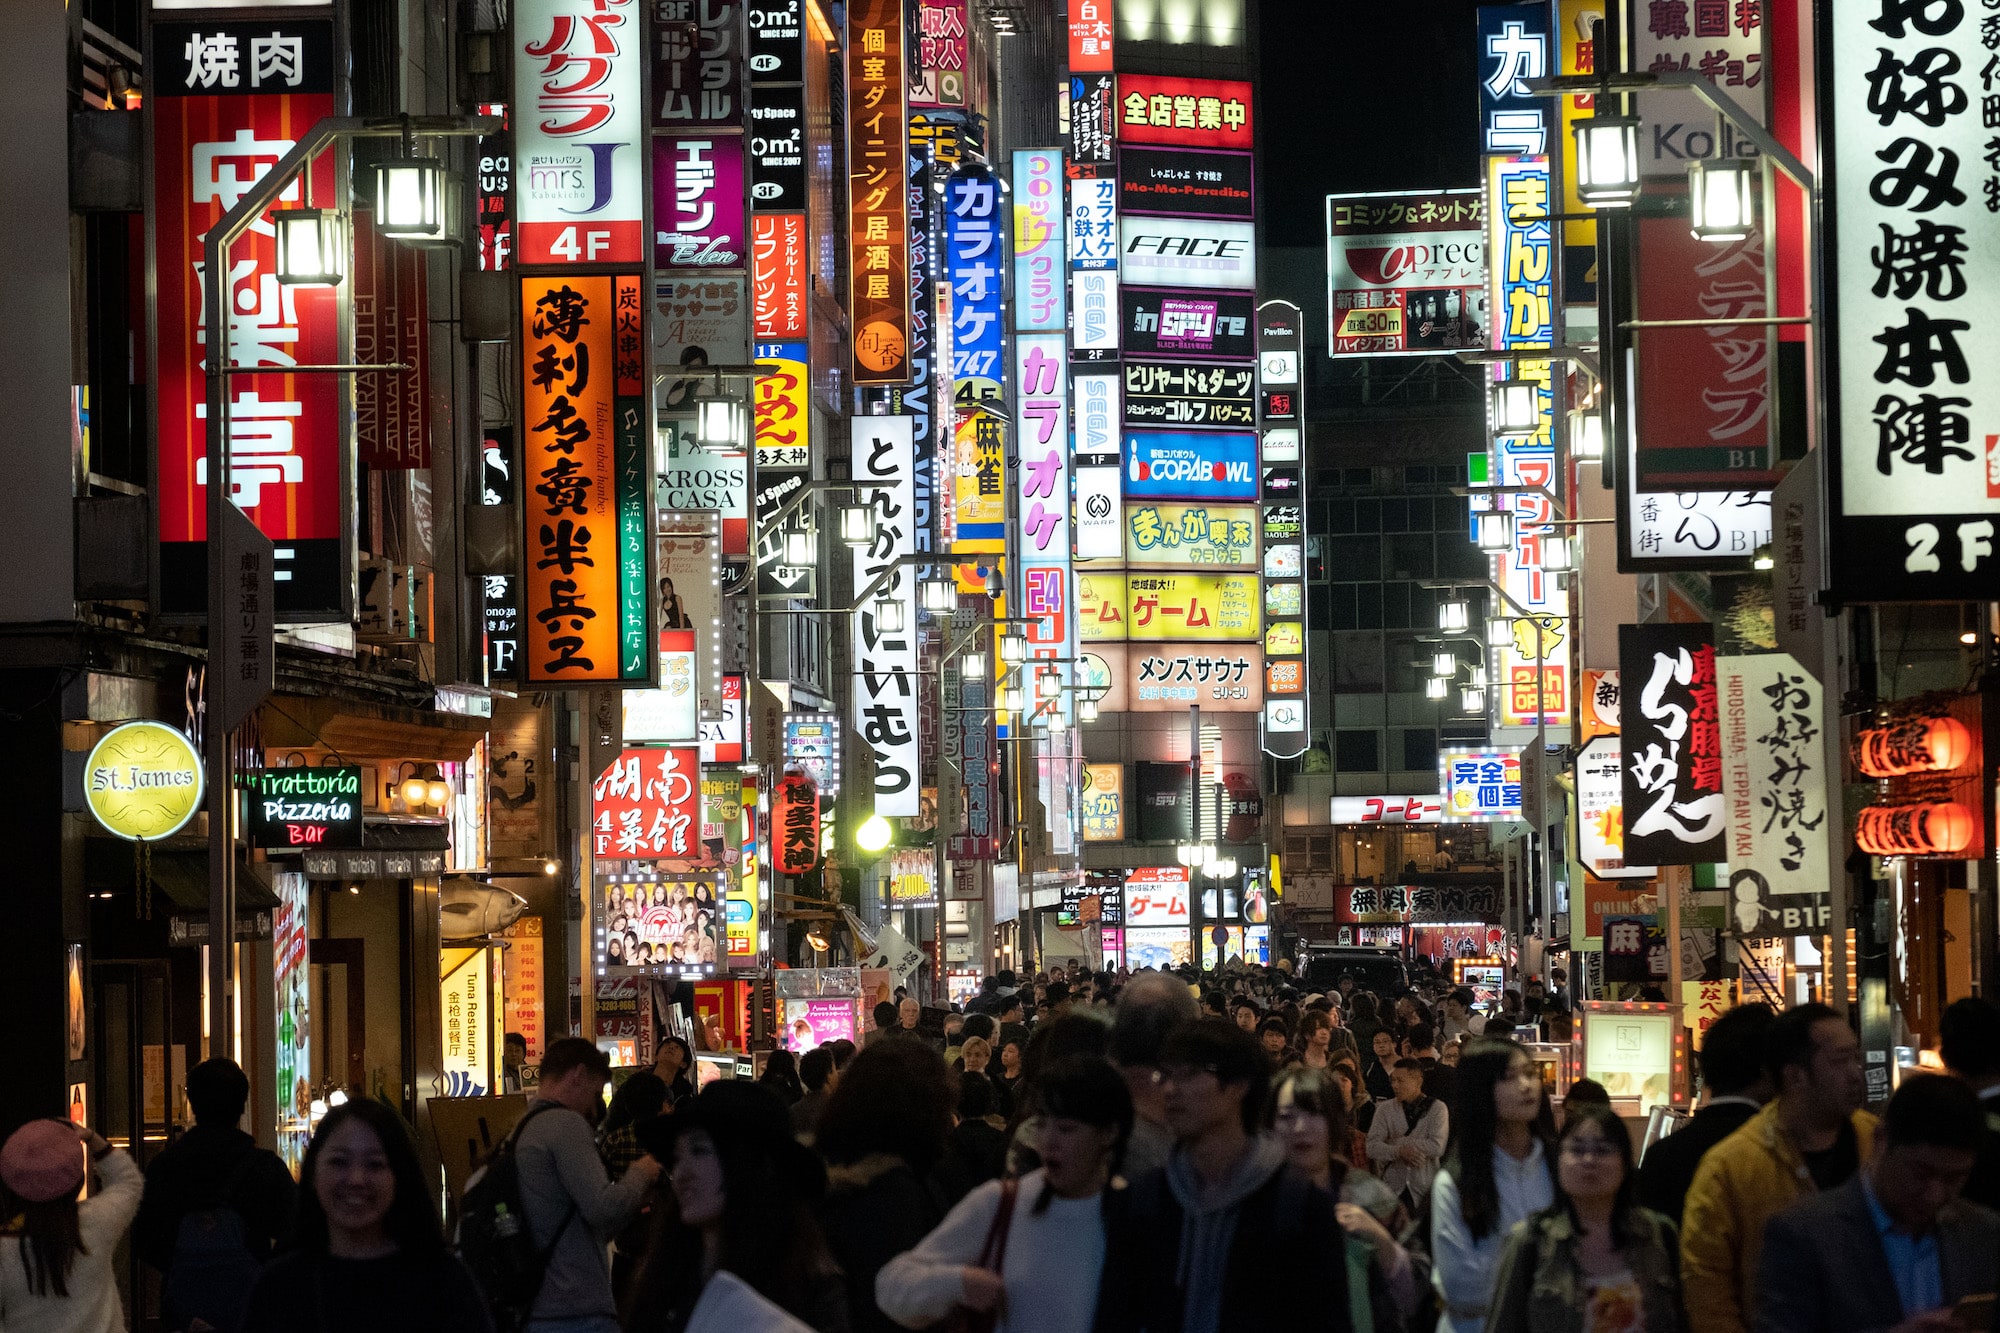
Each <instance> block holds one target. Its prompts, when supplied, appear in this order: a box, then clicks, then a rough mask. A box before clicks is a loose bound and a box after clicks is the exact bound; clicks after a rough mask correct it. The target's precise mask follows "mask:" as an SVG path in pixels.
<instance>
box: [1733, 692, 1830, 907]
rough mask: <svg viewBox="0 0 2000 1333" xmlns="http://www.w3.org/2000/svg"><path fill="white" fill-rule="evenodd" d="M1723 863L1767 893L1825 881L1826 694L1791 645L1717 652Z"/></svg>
mask: <svg viewBox="0 0 2000 1333" xmlns="http://www.w3.org/2000/svg"><path fill="white" fill-rule="evenodd" d="M1715 685H1716V711H1717V713H1719V714H1720V715H1721V721H1722V789H1723V792H1724V793H1725V794H1726V795H1727V796H1728V798H1729V824H1728V830H1727V834H1726V837H1727V839H1728V843H1727V846H1728V850H1729V864H1730V866H1731V867H1732V868H1734V869H1737V870H1742V869H1755V870H1757V871H1759V872H1761V873H1762V875H1763V877H1764V883H1765V884H1766V885H1767V886H1768V887H1769V889H1770V891H1771V892H1772V893H1824V892H1826V887H1827V883H1828V865H1827V829H1826V821H1827V801H1826V745H1825V741H1824V738H1823V736H1822V734H1821V733H1822V730H1823V729H1824V728H1825V726H1826V724H1827V720H1828V719H1827V717H1826V712H1825V698H1824V695H1823V692H1822V691H1821V689H1820V684H1819V682H1818V681H1817V680H1814V679H1813V677H1812V675H1811V673H1809V672H1808V671H1807V670H1806V669H1805V668H1804V667H1802V666H1800V665H1799V664H1798V661H1797V660H1796V659H1795V658H1793V657H1792V656H1791V655H1790V654H1789V653H1760V654H1758V655H1756V656H1752V657H1718V658H1716V659H1715Z"/></svg>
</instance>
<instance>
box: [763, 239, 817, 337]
mask: <svg viewBox="0 0 2000 1333" xmlns="http://www.w3.org/2000/svg"><path fill="white" fill-rule="evenodd" d="M750 226H751V245H750V272H751V300H750V313H751V318H752V319H753V320H755V321H756V337H758V338H760V339H764V338H771V339H796V338H803V337H805V336H806V273H807V267H808V263H809V260H808V258H807V255H806V215H805V214H803V213H757V214H754V215H753V216H752V217H751V219H750Z"/></svg>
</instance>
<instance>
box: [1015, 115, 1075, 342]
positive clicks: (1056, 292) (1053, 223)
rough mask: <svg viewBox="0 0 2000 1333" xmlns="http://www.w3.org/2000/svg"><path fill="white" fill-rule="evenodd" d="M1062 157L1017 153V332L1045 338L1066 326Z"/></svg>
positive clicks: (1044, 151) (1042, 151) (1052, 152)
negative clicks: (1044, 332)
mask: <svg viewBox="0 0 2000 1333" xmlns="http://www.w3.org/2000/svg"><path fill="white" fill-rule="evenodd" d="M1066 234H1067V226H1066V213H1065V210H1064V208H1063V166H1062V153H1061V151H1060V150H1058V149H1054V148H1023V149H1017V150H1016V151H1015V153H1014V327H1015V329H1017V330H1022V331H1028V332H1041V331H1044V330H1049V329H1056V330H1060V329H1062V328H1063V327H1064V326H1065V324H1066V323H1067V320H1066V310H1067V306H1066V303H1065V298H1066V296H1067V294H1068V292H1069V283H1068V282H1067V281H1066V280H1065V278H1066V274H1065V272H1064V266H1063V243H1064V237H1065V235H1066Z"/></svg>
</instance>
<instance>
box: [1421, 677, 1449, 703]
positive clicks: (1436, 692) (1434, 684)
mask: <svg viewBox="0 0 2000 1333" xmlns="http://www.w3.org/2000/svg"><path fill="white" fill-rule="evenodd" d="M1445 688H1446V682H1445V679H1444V677H1443V676H1432V677H1431V678H1430V679H1429V680H1427V681H1425V682H1424V698H1426V699H1442V698H1444V692H1445Z"/></svg>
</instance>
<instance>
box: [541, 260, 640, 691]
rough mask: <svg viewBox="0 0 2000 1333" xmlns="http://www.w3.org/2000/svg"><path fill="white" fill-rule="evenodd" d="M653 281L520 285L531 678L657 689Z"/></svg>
mask: <svg viewBox="0 0 2000 1333" xmlns="http://www.w3.org/2000/svg"><path fill="white" fill-rule="evenodd" d="M642 286H643V279H642V278H641V277H640V276H639V275H638V274H637V273H630V274H618V275H615V276H614V275H609V274H582V273H578V274H551V275H535V276H524V277H523V278H522V279H521V335H522V337H521V380H522V383H521V420H522V423H523V425H522V432H521V435H522V446H521V455H522V475H523V479H524V481H525V483H526V484H525V486H524V488H523V490H522V492H521V494H522V506H521V508H522V513H523V516H524V520H525V522H524V529H523V547H522V549H523V552H524V559H523V561H522V564H523V574H524V577H523V580H522V582H523V585H524V595H523V597H522V618H523V622H524V630H525V633H526V638H527V644H526V662H525V663H524V672H525V674H524V677H523V678H524V680H526V681H527V682H529V683H533V684H541V685H574V684H587V683H603V684H614V683H627V684H644V683H649V682H650V681H651V680H652V678H653V675H654V670H653V660H654V653H653V650H652V646H653V636H652V634H651V632H650V631H651V626H652V623H653V622H652V611H651V596H650V592H651V589H650V583H651V579H650V571H651V565H652V558H653V557H652V549H651V548H652V524H651V521H650V518H651V501H650V496H651V493H652V489H653V486H652V481H653V478H652V475H651V471H652V469H651V453H652V434H653V432H652V429H651V420H650V412H649V411H648V409H647V402H648V397H647V393H646V388H647V385H646V348H647V342H646V337H645V306H646V303H645V300H644V297H643V293H642Z"/></svg>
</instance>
